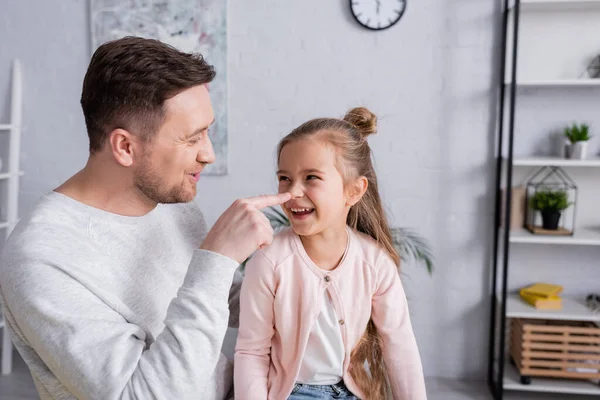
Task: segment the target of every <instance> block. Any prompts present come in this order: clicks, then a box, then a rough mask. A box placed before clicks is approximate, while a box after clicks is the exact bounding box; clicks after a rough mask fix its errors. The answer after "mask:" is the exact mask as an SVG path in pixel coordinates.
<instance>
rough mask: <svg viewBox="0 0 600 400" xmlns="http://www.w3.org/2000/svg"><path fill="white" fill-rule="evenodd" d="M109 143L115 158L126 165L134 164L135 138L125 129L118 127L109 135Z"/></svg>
mask: <svg viewBox="0 0 600 400" xmlns="http://www.w3.org/2000/svg"><path fill="white" fill-rule="evenodd" d="M108 145H109V146H110V151H111V152H112V154H113V156H114V157H115V160H117V162H118V163H119V164H121V165H122V166H124V167H130V166H131V165H132V164H133V155H134V147H135V140H134V138H133V135H132V134H131V133H130V132H129V131H126V130H125V129H121V128H117V129H115V130H113V131H112V132H111V133H110V134H109V135H108Z"/></svg>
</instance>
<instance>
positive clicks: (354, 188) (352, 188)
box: [346, 176, 369, 207]
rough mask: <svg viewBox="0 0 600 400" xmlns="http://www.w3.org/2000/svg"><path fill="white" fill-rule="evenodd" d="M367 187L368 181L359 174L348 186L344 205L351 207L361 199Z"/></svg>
mask: <svg viewBox="0 0 600 400" xmlns="http://www.w3.org/2000/svg"><path fill="white" fill-rule="evenodd" d="M368 187H369V181H368V180H367V178H365V177H364V176H359V177H358V178H356V180H355V181H354V182H352V183H351V184H350V185H349V186H348V194H347V199H346V205H347V206H349V207H352V206H353V205H355V204H356V203H358V202H359V201H360V199H362V197H363V195H364V194H365V192H366V191H367V188H368Z"/></svg>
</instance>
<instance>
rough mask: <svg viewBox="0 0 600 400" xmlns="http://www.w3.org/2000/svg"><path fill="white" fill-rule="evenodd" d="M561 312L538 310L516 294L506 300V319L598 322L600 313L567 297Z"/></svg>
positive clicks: (564, 299)
mask: <svg viewBox="0 0 600 400" xmlns="http://www.w3.org/2000/svg"><path fill="white" fill-rule="evenodd" d="M562 301H563V308H562V310H538V309H536V308H533V307H532V306H531V305H529V304H528V303H526V302H525V301H523V300H522V299H521V297H520V296H519V295H518V294H512V295H509V296H508V297H507V298H506V316H507V317H508V318H528V319H553V320H563V321H592V322H597V321H600V313H594V312H592V311H590V310H589V309H588V308H587V306H586V305H585V304H584V303H583V302H582V301H578V300H575V299H571V298H568V297H565V298H563V300H562Z"/></svg>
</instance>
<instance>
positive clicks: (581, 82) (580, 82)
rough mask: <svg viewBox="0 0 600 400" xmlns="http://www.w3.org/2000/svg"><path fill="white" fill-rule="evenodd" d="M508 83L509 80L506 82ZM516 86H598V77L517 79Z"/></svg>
mask: <svg viewBox="0 0 600 400" xmlns="http://www.w3.org/2000/svg"><path fill="white" fill-rule="evenodd" d="M505 84H506V85H509V84H510V82H506V83H505ZM517 86H518V87H521V88H528V87H530V88H545V87H547V88H568V87H573V88H577V87H581V88H584V87H596V86H600V79H557V80H548V81H534V80H531V81H518V82H517Z"/></svg>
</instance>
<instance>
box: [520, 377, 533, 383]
mask: <svg viewBox="0 0 600 400" xmlns="http://www.w3.org/2000/svg"><path fill="white" fill-rule="evenodd" d="M521 383H522V384H523V385H529V384H530V383H531V377H530V376H521Z"/></svg>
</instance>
